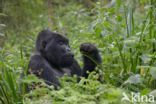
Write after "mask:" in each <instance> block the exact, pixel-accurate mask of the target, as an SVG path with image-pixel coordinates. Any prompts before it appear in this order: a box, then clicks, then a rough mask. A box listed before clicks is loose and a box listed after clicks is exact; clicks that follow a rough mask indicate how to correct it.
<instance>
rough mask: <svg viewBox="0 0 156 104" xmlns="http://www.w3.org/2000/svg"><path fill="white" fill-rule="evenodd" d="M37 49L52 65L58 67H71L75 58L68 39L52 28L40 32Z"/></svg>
mask: <svg viewBox="0 0 156 104" xmlns="http://www.w3.org/2000/svg"><path fill="white" fill-rule="evenodd" d="M36 50H37V51H38V52H40V53H41V55H42V56H43V57H44V58H45V59H46V60H47V61H48V62H49V63H50V64H51V65H53V66H56V67H69V66H71V65H72V63H73V60H74V57H73V56H74V55H73V53H72V52H71V50H70V47H69V41H68V39H67V38H66V37H64V36H62V35H60V34H59V33H55V32H51V31H50V30H43V31H41V32H40V33H39V35H38V37H37V41H36Z"/></svg>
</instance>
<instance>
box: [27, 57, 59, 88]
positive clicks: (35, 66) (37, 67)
mask: <svg viewBox="0 0 156 104" xmlns="http://www.w3.org/2000/svg"><path fill="white" fill-rule="evenodd" d="M28 74H34V75H36V76H37V77H39V78H42V79H43V80H44V81H45V83H46V84H48V85H54V86H55V87H57V86H60V83H59V80H58V79H57V78H56V73H55V72H54V70H52V67H51V66H50V65H49V63H48V62H47V61H46V60H45V59H44V58H43V57H42V56H40V55H34V56H32V57H31V59H30V63H29V70H28Z"/></svg>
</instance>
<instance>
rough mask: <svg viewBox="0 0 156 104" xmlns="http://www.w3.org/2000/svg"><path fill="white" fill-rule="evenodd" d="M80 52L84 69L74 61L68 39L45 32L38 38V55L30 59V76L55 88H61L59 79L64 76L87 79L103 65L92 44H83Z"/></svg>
mask: <svg viewBox="0 0 156 104" xmlns="http://www.w3.org/2000/svg"><path fill="white" fill-rule="evenodd" d="M80 52H81V53H82V54H83V55H82V56H83V61H84V67H83V69H81V68H80V66H79V64H78V63H77V61H76V60H75V59H74V55H73V53H72V52H71V50H70V47H69V43H68V39H67V38H66V37H64V36H62V35H60V34H59V33H55V32H51V31H50V30H43V31H41V32H40V33H39V35H38V37H37V41H36V53H35V54H34V55H33V56H32V57H31V59H30V63H29V70H28V74H35V75H36V76H37V77H39V78H42V79H44V80H45V82H46V83H47V84H48V85H54V86H55V87H57V86H60V83H59V80H58V78H59V77H61V76H63V75H64V74H67V75H69V76H72V75H74V74H75V75H77V76H78V77H80V76H82V77H86V78H87V77H88V74H87V71H89V72H91V71H93V70H94V69H95V67H96V66H97V64H100V63H101V57H100V55H99V51H98V49H97V48H96V47H95V46H94V45H93V44H91V43H83V44H81V46H80ZM93 60H94V61H93Z"/></svg>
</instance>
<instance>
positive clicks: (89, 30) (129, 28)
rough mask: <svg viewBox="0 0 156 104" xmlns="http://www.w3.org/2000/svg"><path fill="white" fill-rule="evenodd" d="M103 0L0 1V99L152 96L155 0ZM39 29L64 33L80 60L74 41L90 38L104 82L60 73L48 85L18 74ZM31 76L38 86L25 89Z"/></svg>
mask: <svg viewBox="0 0 156 104" xmlns="http://www.w3.org/2000/svg"><path fill="white" fill-rule="evenodd" d="M106 1H107V2H106ZM106 1H105V0H99V1H98V0H97V1H96V0H0V104H124V103H125V104H131V103H132V104H133V103H134V102H133V101H130V102H129V101H123V102H122V101H121V99H122V97H123V93H126V94H127V95H128V97H129V98H131V92H139V93H140V94H141V95H142V96H143V95H148V94H149V93H152V94H153V95H155V96H156V91H155V88H156V2H155V0H112V1H116V2H115V3H113V2H111V3H109V2H108V1H109V0H106ZM45 28H50V29H51V30H53V31H58V32H60V33H63V34H67V37H68V38H69V39H70V45H71V48H72V50H73V52H74V54H75V55H76V56H75V58H76V59H77V60H78V62H79V63H80V64H81V65H82V59H81V54H80V53H79V45H80V44H81V43H83V42H86V41H87V42H92V43H95V44H96V45H97V47H99V50H100V52H101V55H102V59H103V62H102V65H101V66H100V67H99V68H97V70H99V71H100V73H101V74H102V75H103V79H104V82H103V83H100V82H98V81H97V77H98V75H96V74H95V73H94V72H93V73H91V74H90V76H89V78H88V79H84V78H82V80H81V81H80V82H79V83H77V82H76V78H75V77H72V78H71V77H67V76H65V77H63V78H61V79H60V80H61V82H62V88H60V90H54V89H53V86H47V85H46V84H45V83H44V82H43V81H42V80H39V79H38V78H36V77H35V76H33V75H29V76H24V77H23V78H22V77H21V74H22V73H23V71H26V70H27V66H28V62H29V58H30V56H31V54H32V53H33V52H34V44H35V39H36V36H37V34H38V32H40V31H41V30H42V29H45ZM34 81H35V82H40V83H42V86H43V87H37V88H36V89H35V90H33V91H31V92H29V93H26V91H25V84H28V83H31V82H34ZM84 83H86V84H84ZM130 100H131V99H130ZM132 100H133V99H132ZM144 101H145V100H144ZM155 102H156V99H155ZM155 102H154V103H155ZM137 103H138V104H149V102H139V101H138V102H137ZM154 103H153V104H154Z"/></svg>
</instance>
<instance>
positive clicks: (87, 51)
mask: <svg viewBox="0 0 156 104" xmlns="http://www.w3.org/2000/svg"><path fill="white" fill-rule="evenodd" d="M80 52H81V53H82V57H83V62H84V67H83V74H82V75H83V76H84V77H86V78H87V77H88V74H87V71H89V72H92V71H94V70H95V67H96V66H97V65H98V64H100V63H101V56H100V54H99V51H98V49H97V48H96V46H95V45H93V44H91V43H83V44H81V45H80Z"/></svg>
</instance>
